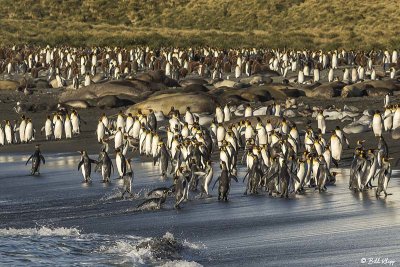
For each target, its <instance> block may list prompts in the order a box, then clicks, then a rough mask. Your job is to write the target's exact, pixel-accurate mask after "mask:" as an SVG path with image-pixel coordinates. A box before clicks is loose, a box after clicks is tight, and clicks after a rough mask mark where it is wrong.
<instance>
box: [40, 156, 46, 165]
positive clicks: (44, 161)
mask: <svg viewBox="0 0 400 267" xmlns="http://www.w3.org/2000/svg"><path fill="white" fill-rule="evenodd" d="M40 159H41V160H42V162H43V164H46V160H45V159H44V157H43V155H40Z"/></svg>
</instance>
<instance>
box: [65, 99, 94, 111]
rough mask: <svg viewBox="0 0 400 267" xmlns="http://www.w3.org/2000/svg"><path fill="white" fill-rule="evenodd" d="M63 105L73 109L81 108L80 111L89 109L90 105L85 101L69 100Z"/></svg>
mask: <svg viewBox="0 0 400 267" xmlns="http://www.w3.org/2000/svg"><path fill="white" fill-rule="evenodd" d="M63 104H64V105H67V106H70V107H73V108H81V109H85V108H89V107H90V104H89V103H88V102H87V101H85V100H70V101H66V102H64V103H63Z"/></svg>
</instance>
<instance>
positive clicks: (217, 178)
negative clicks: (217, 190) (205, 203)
mask: <svg viewBox="0 0 400 267" xmlns="http://www.w3.org/2000/svg"><path fill="white" fill-rule="evenodd" d="M220 178H221V176H218V178H217V180H215V182H214V185H213V187H212V189H211V190H214V187H215V184H216V183H217V182H218V181H219V179H220Z"/></svg>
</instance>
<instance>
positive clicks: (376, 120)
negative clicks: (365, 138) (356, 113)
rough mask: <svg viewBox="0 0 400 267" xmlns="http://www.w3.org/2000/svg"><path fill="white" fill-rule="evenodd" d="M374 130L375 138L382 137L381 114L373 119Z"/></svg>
mask: <svg viewBox="0 0 400 267" xmlns="http://www.w3.org/2000/svg"><path fill="white" fill-rule="evenodd" d="M372 130H373V131H374V134H375V136H381V135H382V117H381V115H380V114H375V115H374V118H373V119H372Z"/></svg>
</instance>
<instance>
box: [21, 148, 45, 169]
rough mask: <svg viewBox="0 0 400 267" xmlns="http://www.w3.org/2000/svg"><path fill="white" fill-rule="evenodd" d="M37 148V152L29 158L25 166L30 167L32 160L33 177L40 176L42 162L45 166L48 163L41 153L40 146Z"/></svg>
mask: <svg viewBox="0 0 400 267" xmlns="http://www.w3.org/2000/svg"><path fill="white" fill-rule="evenodd" d="M35 148H36V150H35V152H34V153H33V154H32V155H31V156H30V157H29V158H28V160H27V161H26V163H25V165H28V162H29V161H30V160H32V169H31V175H35V174H36V173H37V174H38V175H40V162H43V164H45V162H46V161H45V159H44V157H43V155H42V153H41V152H40V148H39V145H36V146H35Z"/></svg>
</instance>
